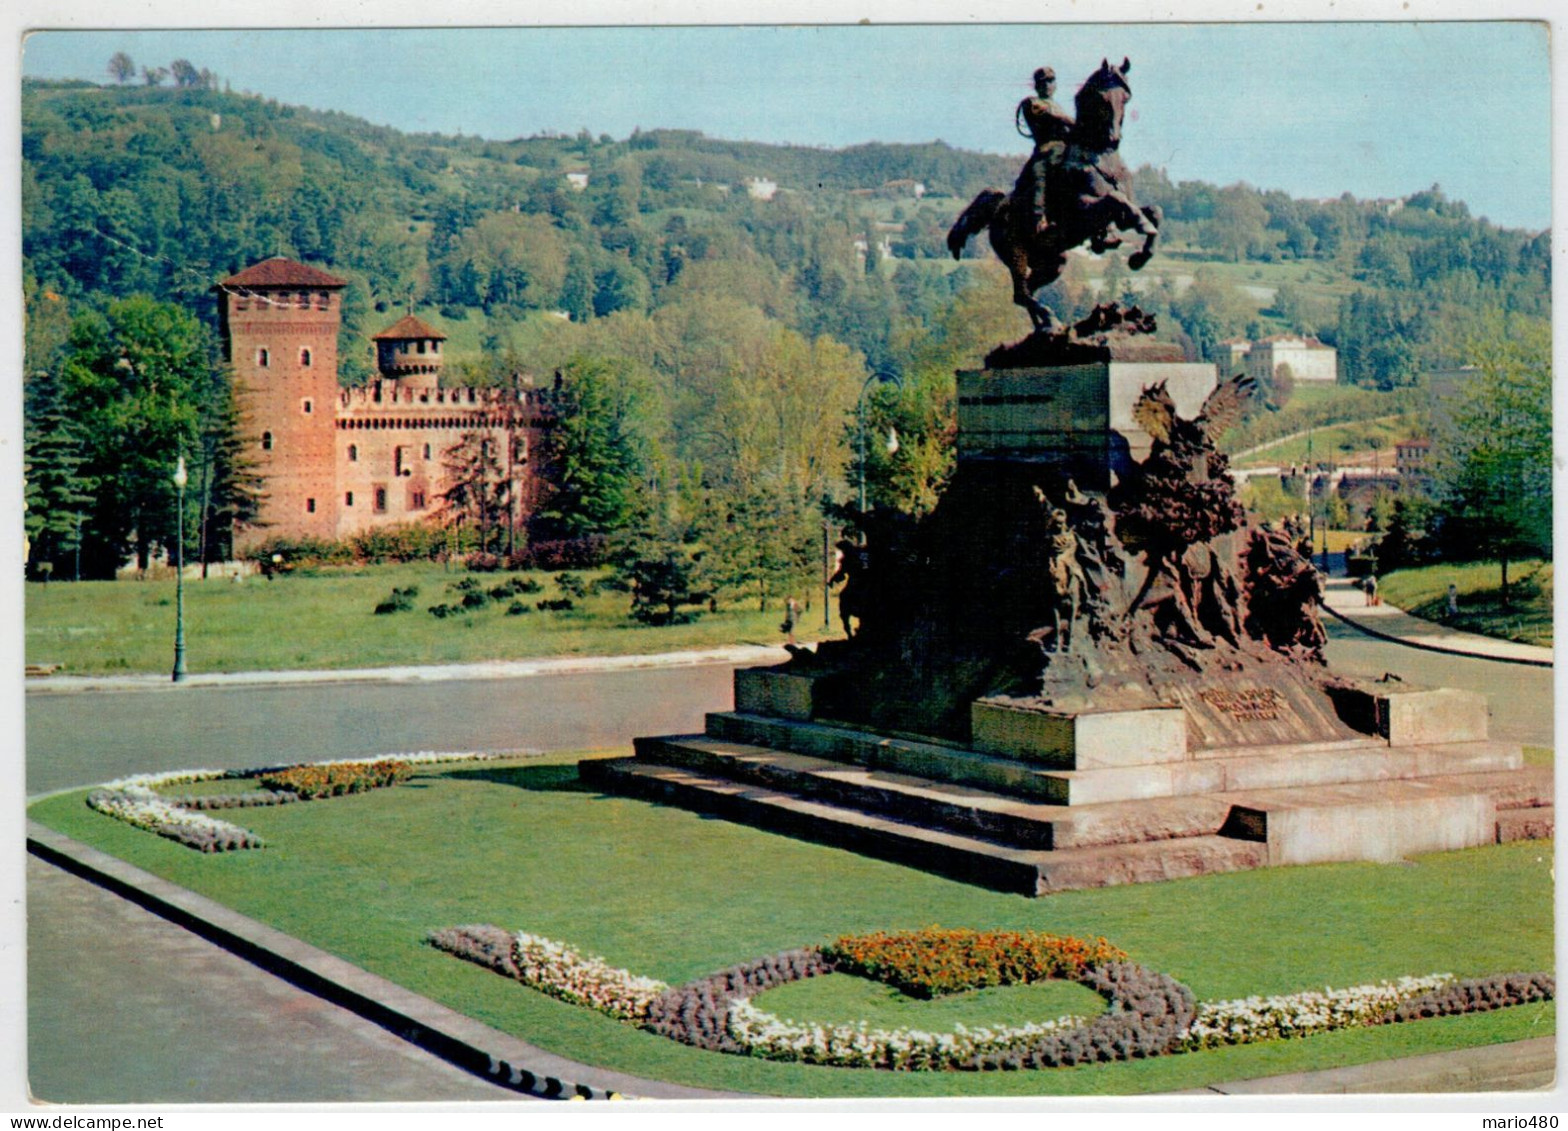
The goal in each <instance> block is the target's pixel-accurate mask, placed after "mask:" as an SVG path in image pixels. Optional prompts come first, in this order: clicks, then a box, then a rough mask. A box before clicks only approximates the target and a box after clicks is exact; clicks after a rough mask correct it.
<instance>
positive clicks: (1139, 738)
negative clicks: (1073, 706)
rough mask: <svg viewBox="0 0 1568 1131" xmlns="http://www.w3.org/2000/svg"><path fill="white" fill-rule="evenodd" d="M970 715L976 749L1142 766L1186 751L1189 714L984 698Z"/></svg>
mask: <svg viewBox="0 0 1568 1131" xmlns="http://www.w3.org/2000/svg"><path fill="white" fill-rule="evenodd" d="M969 718H970V727H971V730H972V732H973V735H974V737H973V739H972V741H971V745H972V746H973V747H974V749H976V750H978V751H980V752H982V753H985V754H1001V755H1004V756H1005V757H1008V758H1019V759H1022V760H1024V761H1028V762H1041V763H1044V764H1045V765H1047V766H1055V767H1059V768H1061V769H1067V770H1096V769H1108V768H1110V767H1113V766H1143V765H1149V764H1151V763H1158V762H1180V761H1182V760H1184V759H1185V758H1186V757H1187V715H1186V712H1185V711H1183V710H1182V709H1181V708H1180V707H1156V708H1152V709H1148V710H1138V711H1076V712H1075V711H1051V710H1032V709H1027V708H1022V707H1018V706H1014V705H1013V704H1010V703H1007V702H1005V701H1001V700H996V699H979V700H976V701H975V703H974V704H973V706H972V707H971V708H970V715H969Z"/></svg>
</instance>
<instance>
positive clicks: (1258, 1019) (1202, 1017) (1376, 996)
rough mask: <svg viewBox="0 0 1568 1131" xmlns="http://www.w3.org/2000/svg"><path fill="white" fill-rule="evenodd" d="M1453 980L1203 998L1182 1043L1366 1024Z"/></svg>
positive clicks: (1438, 977)
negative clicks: (1214, 998)
mask: <svg viewBox="0 0 1568 1131" xmlns="http://www.w3.org/2000/svg"><path fill="white" fill-rule="evenodd" d="M1452 981H1453V975H1452V974H1429V975H1427V976H1426V977H1425V978H1400V979H1399V980H1398V981H1397V982H1379V983H1377V984H1376V985H1366V986H1351V987H1350V988H1349V989H1343V990H1334V989H1326V988H1325V989H1323V990H1309V991H1307V992H1305V993H1299V994H1289V995H1279V996H1275V997H1249V998H1240V999H1237V1000H1234V1001H1216V1002H1205V1003H1204V1004H1203V1005H1200V1006H1199V1007H1198V1015H1197V1017H1196V1018H1194V1019H1193V1022H1192V1025H1191V1026H1190V1027H1189V1028H1188V1030H1187V1032H1186V1033H1185V1034H1184V1035H1183V1037H1182V1047H1183V1048H1187V1049H1208V1048H1218V1047H1219V1046H1220V1045H1239V1044H1246V1043H1250V1042H1252V1041H1267V1040H1276V1039H1281V1038H1285V1037H1307V1036H1311V1035H1312V1034H1313V1033H1327V1032H1331V1031H1332V1030H1334V1029H1349V1028H1352V1027H1354V1026H1357V1025H1370V1024H1372V1023H1373V1022H1375V1021H1378V1020H1380V1019H1382V1018H1384V1017H1387V1016H1390V1015H1391V1014H1392V1013H1393V1011H1394V1010H1395V1009H1396V1008H1397V1007H1398V1006H1399V1004H1400V1003H1401V1002H1404V1001H1408V1000H1409V999H1411V998H1416V997H1420V996H1422V995H1424V994H1426V993H1428V992H1430V991H1432V990H1435V989H1437V988H1439V987H1441V986H1446V985H1447V984H1448V983H1450V982H1452Z"/></svg>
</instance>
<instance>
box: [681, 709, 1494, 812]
mask: <svg viewBox="0 0 1568 1131" xmlns="http://www.w3.org/2000/svg"><path fill="white" fill-rule="evenodd" d="M707 733H708V735H710V736H712V737H714V738H718V739H723V740H727V741H730V742H737V743H743V744H745V745H748V746H757V747H764V748H767V749H770V750H776V751H782V752H787V753H793V754H803V755H807V756H811V757H816V758H822V759H826V760H828V761H834V762H845V763H852V764H855V765H860V766H864V767H866V768H868V769H876V770H885V771H887V772H891V773H901V774H908V775H911V776H914V777H922V778H930V779H933V780H939V781H945V782H950V783H952V784H954V785H962V786H970V787H973V788H976V789H983V790H988V791H991V792H995V793H1002V794H1007V795H1010V796H1014V797H1023V798H1027V799H1030V800H1033V801H1041V802H1046V803H1048V804H1051V805H1068V806H1073V807H1077V806H1082V805H1098V804H1105V803H1108V802H1113V801H1139V800H1148V799H1151V798H1156V797H1185V796H1192V795H1196V794H1208V793H1227V792H1232V791H1235V790H1240V789H1284V788H1290V787H1293V786H1307V785H1331V784H1338V783H1344V782H1358V781H1390V780H1397V779H1402V778H1417V777H1429V776H1432V775H1434V774H1471V773H1482V772H1487V771H1501V770H1514V769H1517V768H1519V767H1520V766H1522V765H1523V761H1524V759H1523V755H1522V754H1521V752H1520V749H1519V747H1518V746H1517V745H1515V744H1510V743H1501V742H1465V743H1449V744H1445V745H1436V746H1409V747H1390V746H1388V745H1387V744H1386V743H1382V742H1378V741H1375V740H1357V741H1352V742H1326V743H1311V744H1303V745H1301V746H1299V747H1297V746H1293V747H1289V748H1286V749H1285V750H1283V751H1282V750H1281V749H1280V748H1278V747H1275V748H1273V750H1272V751H1269V750H1268V749H1267V748H1231V749H1230V751H1228V752H1224V753H1221V752H1219V751H1204V752H1203V755H1202V756H1200V757H1194V758H1190V759H1187V760H1184V761H1179V762H1157V763H1153V764H1150V765H1142V766H1117V767H1111V768H1106V769H1094V770H1057V769H1051V768H1048V767H1044V766H1041V765H1038V764H1035V763H1027V762H1022V761H1016V760H1013V759H1010V758H1004V757H1001V756H999V755H994V754H980V753H976V752H975V751H972V750H965V749H963V748H962V747H958V746H949V745H945V744H940V743H932V742H919V741H914V740H907V739H897V738H888V737H885V736H882V735H877V734H874V733H869V732H865V731H860V730H858V729H853V728H849V727H843V726H838V725H833V724H825V723H806V722H799V721H795V720H789V719H778V718H768V717H765V716H761V715H748V714H743V713H740V712H733V711H730V712H716V713H714V714H710V715H709V716H708V731H707Z"/></svg>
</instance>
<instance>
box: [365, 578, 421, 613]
mask: <svg viewBox="0 0 1568 1131" xmlns="http://www.w3.org/2000/svg"><path fill="white" fill-rule="evenodd" d="M418 596H419V586H417V585H410V586H409V587H408V588H406V589H394V590H392V596H390V597H388V598H387V599H386V600H385V601H382V602H381V604H379V605H377V606H376V615H377V616H385V615H386V614H388V613H406V612H408V610H410V609H412V608H413V607H414V598H415V597H418Z"/></svg>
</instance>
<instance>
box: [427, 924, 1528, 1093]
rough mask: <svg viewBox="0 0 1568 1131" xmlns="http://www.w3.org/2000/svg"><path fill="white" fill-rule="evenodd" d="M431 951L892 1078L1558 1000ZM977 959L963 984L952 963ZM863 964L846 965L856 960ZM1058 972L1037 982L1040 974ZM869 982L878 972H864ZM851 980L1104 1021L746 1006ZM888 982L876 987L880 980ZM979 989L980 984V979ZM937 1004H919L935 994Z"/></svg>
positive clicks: (1083, 958)
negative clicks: (1046, 999)
mask: <svg viewBox="0 0 1568 1131" xmlns="http://www.w3.org/2000/svg"><path fill="white" fill-rule="evenodd" d="M430 942H431V944H432V945H434V946H436V947H438V948H440V949H442V950H445V951H448V952H449V953H452V954H455V955H457V956H458V957H460V958H465V959H467V960H468V961H470V962H475V963H478V964H479V965H482V966H486V967H489V968H490V969H492V970H495V971H496V972H498V973H501V974H505V975H506V976H507V977H509V978H514V979H516V980H518V981H521V982H523V983H524V984H525V985H529V986H532V987H534V988H536V989H539V990H541V991H542V992H545V993H549V994H551V995H552V996H554V997H558V998H561V999H562V1000H565V1001H573V1002H577V1003H579V1004H583V1005H586V1006H588V1007H590V1008H593V1009H597V1010H599V1011H600V1012H602V1013H607V1014H609V1015H610V1016H612V1017H618V1018H621V1019H623V1020H629V1021H633V1022H635V1023H637V1024H638V1025H640V1026H641V1027H642V1028H645V1029H648V1030H651V1031H652V1032H655V1033H658V1034H660V1035H661V1036H665V1037H669V1038H670V1039H671V1040H676V1041H680V1042H681V1043H682V1044H688V1045H693V1046H695V1047H697V1048H702V1049H708V1050H710V1051H713V1052H727V1053H738V1054H743V1055H748V1056H758V1057H765V1058H768V1059H772V1060H788V1061H799V1062H802V1063H807V1064H820V1065H829V1066H837V1067H853V1068H880V1069H890V1070H894V1071H932V1070H966V1071H982V1072H983V1071H998V1070H1003V1071H1005V1070H1016V1069H1024V1068H1054V1067H1058V1066H1066V1065H1075V1064H1088V1063H1094V1062H1096V1061H1114V1060H1131V1059H1137V1058H1142V1057H1151V1056H1160V1055H1165V1054H1169V1053H1179V1052H1189V1051H1196V1050H1199V1049H1206V1048H1215V1047H1218V1046H1221V1045H1231V1044H1245V1043H1251V1042H1254V1041H1265V1040H1277V1039H1282V1038H1287V1037H1301V1036H1308V1035H1310V1034H1313V1033H1325V1032H1330V1031H1333V1030H1336V1029H1344V1028H1350V1027H1354V1026H1358V1025H1376V1024H1386V1023H1391V1022H1397V1021H1407V1020H1415V1019H1418V1018H1420V1017H1433V1016H1440V1015H1443V1014H1447V1013H1465V1012H1471V1011H1473V1010H1480V1009H1492V1008H1502V1007H1503V1006H1506V1005H1515V1004H1521V1003H1523V1002H1527V1001H1544V1000H1549V999H1551V998H1552V997H1553V995H1554V994H1555V990H1556V984H1555V981H1554V980H1553V978H1552V976H1551V975H1549V974H1513V975H1501V976H1497V977H1494V978H1484V979H1477V980H1473V981H1469V982H1455V981H1454V980H1453V979H1452V976H1451V975H1448V974H1431V975H1427V976H1426V977H1422V978H1401V979H1399V980H1398V981H1395V982H1381V983H1378V984H1376V985H1365V986H1354V987H1351V988H1350V989H1344V990H1333V989H1324V990H1321V991H1309V992H1306V993H1301V994H1291V995H1280V996H1275V997H1268V998H1263V997H1256V998H1245V999H1238V1000H1234V1001H1221V1002H1210V1003H1206V1004H1202V1005H1199V1004H1197V1003H1196V1002H1195V1000H1194V998H1193V994H1192V991H1191V990H1189V989H1188V988H1187V987H1186V986H1184V985H1182V984H1181V983H1180V982H1178V981H1177V980H1176V979H1174V978H1172V977H1170V976H1169V975H1167V974H1162V973H1159V972H1158V971H1154V970H1149V969H1146V968H1145V967H1142V966H1138V965H1136V964H1134V963H1132V962H1128V961H1125V960H1124V959H1125V955H1124V953H1123V952H1122V951H1120V950H1119V949H1117V948H1116V947H1113V946H1111V945H1110V944H1109V943H1107V942H1106V941H1105V940H1104V939H1096V940H1093V941H1091V942H1085V941H1084V940H1081V939H1072V938H1059V937H1057V936H1052V935H1045V934H1041V933H1037V932H977V931H942V930H940V929H939V928H928V929H927V930H925V931H919V932H907V933H904V934H897V935H894V934H875V935H864V936H846V937H845V938H842V939H839V940H836V941H835V942H834V943H832V944H831V945H829V946H827V947H813V946H808V947H800V948H798V949H796V950H789V951H784V952H782V953H779V954H774V955H769V956H767V957H766V958H759V959H757V960H756V961H754V962H747V963H742V964H741V965H739V966H733V967H730V968H729V969H727V970H721V971H719V972H718V973H716V974H710V975H707V976H706V977H702V978H698V979H695V980H694V981H691V982H688V983H686V984H685V985H683V986H675V987H668V986H664V985H663V983H660V982H657V981H654V980H653V979H650V978H640V977H638V976H637V975H635V974H632V973H630V972H629V971H626V970H621V969H618V968H616V967H613V966H610V965H609V964H608V963H606V962H605V961H604V960H603V959H600V958H585V957H584V956H582V955H581V954H579V953H578V952H577V951H575V950H573V949H572V948H571V947H569V946H567V945H566V944H564V943H559V942H553V941H551V940H549V939H544V938H540V937H539V936H536V935H529V934H526V933H521V934H516V935H512V934H509V933H508V932H506V931H504V930H502V929H501V928H499V927H493V926H472V927H454V928H450V929H448V930H445V931H438V932H436V933H435V934H433V935H432V936H431V937H430ZM944 947H947V948H950V949H951V951H952V953H957V954H965V955H970V956H971V957H973V959H974V961H973V970H974V973H973V974H972V975H969V976H967V977H965V976H962V975H961V974H960V968H959V967H958V966H955V965H954V964H953V963H954V960H953V957H952V953H948V954H943V953H942V948H944ZM857 952H858V954H859V955H860V957H858V958H853V957H846V955H853V954H855V953H857ZM1048 969H1052V970H1059V971H1060V973H1055V974H1047V973H1041V971H1044V970H1048ZM872 970H876V971H880V972H882V973H877V974H873V973H870V971H872ZM835 972H838V973H853V974H862V975H863V976H867V977H873V978H875V979H876V980H878V981H883V982H887V983H889V984H892V985H894V986H898V987H899V988H900V989H902V987H901V986H900V985H899V982H897V981H894V978H899V979H908V978H909V976H910V974H911V972H913V973H915V974H918V975H921V977H920V978H919V979H918V980H917V981H913V982H912V984H915V985H918V986H919V987H920V988H921V989H922V990H926V989H927V988H928V987H931V986H934V985H936V984H945V983H951V984H962V985H964V988H965V989H968V988H978V987H979V986H988V985H1016V984H1020V983H1022V982H1025V981H1039V980H1042V979H1043V978H1046V977H1062V978H1070V979H1071V980H1073V981H1077V982H1079V983H1080V984H1081V985H1084V986H1087V987H1089V988H1090V989H1092V990H1094V991H1096V992H1097V993H1099V994H1100V996H1102V997H1103V998H1105V1000H1106V1006H1107V1008H1106V1010H1105V1012H1104V1013H1102V1014H1100V1015H1099V1016H1098V1017H1095V1018H1092V1019H1088V1020H1085V1019H1083V1018H1079V1017H1061V1018H1055V1019H1052V1020H1046V1021H1039V1022H1030V1023H1026V1024H1023V1025H1010V1026H974V1027H968V1026H963V1025H955V1026H954V1028H953V1031H951V1032H944V1033H932V1032H925V1031H923V1030H918V1029H908V1028H899V1029H873V1028H871V1027H870V1026H868V1025H866V1024H864V1023H862V1024H860V1025H823V1024H813V1023H806V1022H799V1021H792V1020H787V1019H784V1018H780V1017H777V1016H775V1015H773V1014H771V1013H768V1012H766V1011H765V1010H762V1009H760V1008H758V1007H757V1006H756V1005H755V1004H753V1002H752V1000H751V999H752V998H753V997H755V996H756V995H757V994H759V993H762V992H764V991H765V990H770V989H773V988H775V987H777V986H782V985H786V984H788V983H790V982H795V981H799V980H801V979H803V978H811V977H816V976H817V975H820V974H829V973H835ZM884 973H885V974H886V976H883V974H884ZM981 978H983V979H988V980H984V981H977V980H975V979H981ZM938 992H943V991H932V992H923V993H921V994H920V995H919V996H923V997H927V998H929V997H932V996H935V994H936V993H938Z"/></svg>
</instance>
